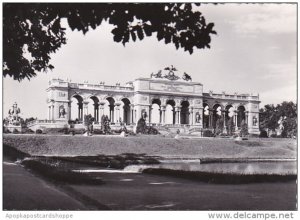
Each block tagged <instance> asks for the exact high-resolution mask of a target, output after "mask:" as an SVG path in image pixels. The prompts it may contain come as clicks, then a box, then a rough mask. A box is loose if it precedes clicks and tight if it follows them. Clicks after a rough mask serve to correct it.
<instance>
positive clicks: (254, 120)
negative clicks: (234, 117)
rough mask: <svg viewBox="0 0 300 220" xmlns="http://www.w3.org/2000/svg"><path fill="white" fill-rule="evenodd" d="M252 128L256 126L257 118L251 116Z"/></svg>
mask: <svg viewBox="0 0 300 220" xmlns="http://www.w3.org/2000/svg"><path fill="white" fill-rule="evenodd" d="M253 126H257V118H256V117H255V116H253Z"/></svg>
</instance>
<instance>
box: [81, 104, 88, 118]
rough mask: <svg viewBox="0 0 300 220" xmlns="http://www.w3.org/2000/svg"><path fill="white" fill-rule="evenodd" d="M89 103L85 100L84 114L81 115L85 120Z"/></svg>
mask: <svg viewBox="0 0 300 220" xmlns="http://www.w3.org/2000/svg"><path fill="white" fill-rule="evenodd" d="M88 104H89V103H88V102H83V115H82V116H81V117H82V120H83V121H84V118H85V117H84V116H85V115H88Z"/></svg>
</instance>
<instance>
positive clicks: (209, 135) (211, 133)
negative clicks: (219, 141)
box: [203, 130, 214, 137]
mask: <svg viewBox="0 0 300 220" xmlns="http://www.w3.org/2000/svg"><path fill="white" fill-rule="evenodd" d="M203 137H214V133H213V132H212V131H211V130H204V131H203Z"/></svg>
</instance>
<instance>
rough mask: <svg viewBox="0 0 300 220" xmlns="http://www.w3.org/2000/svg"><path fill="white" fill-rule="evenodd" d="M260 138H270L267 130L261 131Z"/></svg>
mask: <svg viewBox="0 0 300 220" xmlns="http://www.w3.org/2000/svg"><path fill="white" fill-rule="evenodd" d="M259 137H260V138H268V133H267V131H265V130H262V131H260V134H259Z"/></svg>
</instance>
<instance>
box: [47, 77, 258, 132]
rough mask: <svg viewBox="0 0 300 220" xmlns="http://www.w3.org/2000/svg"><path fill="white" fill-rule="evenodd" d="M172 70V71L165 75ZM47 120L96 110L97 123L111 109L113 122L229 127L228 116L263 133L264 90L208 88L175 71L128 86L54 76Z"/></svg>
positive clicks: (80, 117)
mask: <svg viewBox="0 0 300 220" xmlns="http://www.w3.org/2000/svg"><path fill="white" fill-rule="evenodd" d="M166 76H167V77H166ZM47 94H48V97H47V104H48V112H47V115H48V122H51V123H52V124H66V123H68V122H69V121H70V120H73V121H75V122H76V123H77V124H80V123H82V122H83V120H84V115H88V114H91V115H92V116H93V117H94V118H95V123H96V124H97V123H99V122H100V121H101V117H102V116H103V115H107V116H108V117H109V119H110V121H111V124H112V125H118V124H120V123H124V124H126V125H128V126H130V125H134V124H136V123H137V121H138V120H139V119H140V118H141V117H142V115H144V116H147V117H146V121H147V123H148V124H150V125H153V126H166V127H175V128H176V127H185V128H189V129H193V128H204V129H216V128H217V127H218V126H219V127H220V126H223V128H224V131H226V130H227V129H228V126H229V122H230V123H232V126H234V127H235V130H238V129H239V128H240V126H241V124H242V123H243V122H245V123H246V124H247V125H248V131H249V133H253V134H258V133H259V127H258V125H259V121H258V120H259V103H260V101H259V96H258V95H250V94H237V93H235V94H226V93H225V92H222V93H220V94H218V93H214V92H212V91H210V92H208V93H206V92H203V85H202V84H201V83H198V82H191V81H187V80H186V79H185V80H183V79H180V78H179V77H177V76H175V75H174V74H172V73H171V74H170V73H169V74H168V75H165V77H162V76H161V75H157V74H154V75H153V74H151V77H150V78H138V79H136V80H134V81H132V82H129V83H127V84H126V85H125V86H121V85H120V84H116V85H114V86H112V85H105V83H104V82H100V83H98V84H90V83H88V82H84V83H72V82H68V81H64V80H61V79H53V80H51V81H50V82H49V87H48V89H47Z"/></svg>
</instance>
